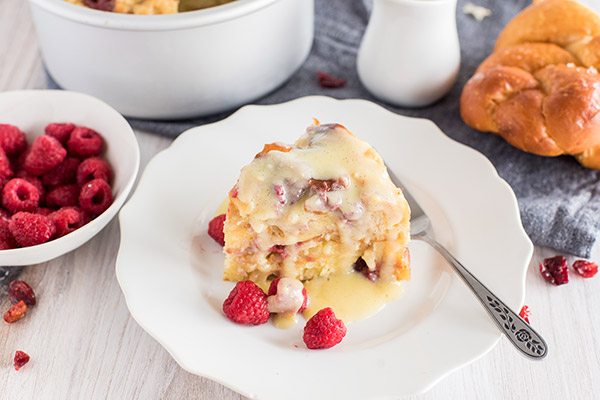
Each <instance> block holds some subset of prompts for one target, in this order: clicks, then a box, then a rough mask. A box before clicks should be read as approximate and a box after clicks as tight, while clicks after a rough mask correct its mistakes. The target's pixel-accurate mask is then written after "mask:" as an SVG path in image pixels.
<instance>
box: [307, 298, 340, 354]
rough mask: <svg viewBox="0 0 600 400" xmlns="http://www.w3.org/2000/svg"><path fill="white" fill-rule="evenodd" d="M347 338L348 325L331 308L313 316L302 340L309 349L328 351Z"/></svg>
mask: <svg viewBox="0 0 600 400" xmlns="http://www.w3.org/2000/svg"><path fill="white" fill-rule="evenodd" d="M344 336H346V325H344V322H343V321H342V320H341V319H338V318H336V316H335V313H334V312H333V310H332V309H331V308H329V307H327V308H324V309H322V310H321V311H319V312H318V313H316V314H315V315H313V316H312V317H311V318H310V319H309V320H308V322H307V323H306V326H304V336H303V337H302V339H303V340H304V343H306V347H308V348H309V349H328V348H330V347H333V346H335V345H336V344H338V343H339V342H341V341H342V339H343V338H344Z"/></svg>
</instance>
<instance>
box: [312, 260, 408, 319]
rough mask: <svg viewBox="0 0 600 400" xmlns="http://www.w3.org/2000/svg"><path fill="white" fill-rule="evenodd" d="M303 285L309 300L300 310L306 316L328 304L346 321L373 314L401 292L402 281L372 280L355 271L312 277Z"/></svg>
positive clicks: (402, 290) (337, 315) (402, 288)
mask: <svg viewBox="0 0 600 400" xmlns="http://www.w3.org/2000/svg"><path fill="white" fill-rule="evenodd" d="M304 287H305V288H306V292H307V293H308V300H309V303H308V307H307V308H306V310H304V312H303V313H302V315H303V316H304V317H305V318H306V319H309V318H310V317H312V316H313V315H314V314H316V313H317V312H318V311H319V310H321V309H323V308H325V307H331V308H332V309H333V311H334V312H335V315H336V317H338V318H339V319H341V320H342V321H344V322H345V323H348V322H352V321H358V320H360V319H363V318H366V317H368V316H369V315H372V314H374V313H376V312H377V311H379V310H380V309H381V308H382V307H383V306H384V305H386V304H387V303H389V302H391V301H394V300H396V299H398V298H399V297H401V296H402V293H403V292H404V287H403V285H402V283H401V282H393V281H391V282H390V281H387V282H386V281H382V280H379V281H376V282H371V281H370V280H368V279H367V278H365V277H364V276H363V275H362V274H360V273H358V272H354V271H350V272H338V273H335V274H333V275H331V276H329V277H327V278H322V277H318V278H314V279H311V280H310V281H307V282H305V283H304Z"/></svg>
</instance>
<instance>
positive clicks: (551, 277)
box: [540, 256, 569, 286]
mask: <svg viewBox="0 0 600 400" xmlns="http://www.w3.org/2000/svg"><path fill="white" fill-rule="evenodd" d="M540 273H541V274H542V276H543V277H544V279H546V280H547V281H548V282H550V283H553V284H555V285H557V286H558V285H563V284H565V283H569V269H568V267H567V260H566V258H564V257H563V256H555V257H550V258H545V259H544V260H543V261H542V262H541V263H540Z"/></svg>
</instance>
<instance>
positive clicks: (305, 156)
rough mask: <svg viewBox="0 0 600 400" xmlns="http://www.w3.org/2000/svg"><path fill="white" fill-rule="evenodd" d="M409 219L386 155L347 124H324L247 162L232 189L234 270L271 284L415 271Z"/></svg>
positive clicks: (394, 277)
mask: <svg viewBox="0 0 600 400" xmlns="http://www.w3.org/2000/svg"><path fill="white" fill-rule="evenodd" d="M315 122H316V121H315ZM316 123H317V122H316ZM409 220H410V210H409V207H408V204H407V202H406V200H405V198H404V196H403V195H402V191H401V190H400V189H398V188H397V187H396V186H395V185H394V184H393V183H392V182H391V180H390V178H389V175H388V173H387V169H386V167H385V165H384V163H383V160H382V158H381V157H380V156H379V154H377V152H376V151H375V150H374V149H373V148H372V147H371V146H370V145H369V144H367V143H366V142H364V141H362V140H360V139H358V138H357V137H356V136H354V135H353V134H352V133H350V132H349V131H348V130H347V129H346V128H344V127H343V126H341V125H339V124H324V125H318V124H315V125H313V126H310V127H309V128H308V129H307V130H306V132H305V133H304V134H303V135H302V136H301V137H300V138H299V139H298V140H297V141H296V143H294V144H293V145H286V144H282V143H272V144H267V145H265V146H264V149H263V150H262V151H261V152H260V153H258V154H257V155H256V157H255V158H254V160H253V161H252V162H251V163H250V164H248V165H247V166H245V167H244V168H242V170H241V174H240V177H239V179H238V182H237V183H236V185H235V186H234V187H233V188H232V189H231V191H230V193H229V207H228V210H227V217H226V219H225V224H224V233H225V247H224V251H225V274H224V278H225V279H226V280H231V281H240V280H246V279H250V280H253V281H255V282H257V283H258V284H259V285H262V286H264V285H265V284H266V282H267V281H268V280H270V279H273V278H275V277H285V278H295V279H298V280H301V281H306V280H311V279H313V278H317V277H325V278H327V277H329V276H331V275H333V274H335V273H339V272H343V271H351V270H353V269H355V270H359V271H360V272H362V273H363V274H364V275H365V276H367V277H368V278H369V279H371V280H381V281H387V282H395V281H402V280H409V279H410V267H409V253H408V247H407V245H408V242H409V238H410V225H409Z"/></svg>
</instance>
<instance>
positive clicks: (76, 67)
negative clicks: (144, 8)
mask: <svg viewBox="0 0 600 400" xmlns="http://www.w3.org/2000/svg"><path fill="white" fill-rule="evenodd" d="M29 3H30V5H31V11H32V14H33V19H34V23H35V27H36V30H37V34H38V39H39V42H40V46H41V50H42V56H43V59H44V62H45V65H46V67H47V69H48V72H49V73H50V75H51V76H52V77H53V78H54V80H55V81H56V82H57V83H58V84H59V85H60V86H61V87H62V88H64V89H69V90H75V91H80V92H84V93H88V94H91V95H94V96H96V97H98V98H100V99H102V100H104V101H106V102H107V103H109V104H110V105H112V106H113V107H115V108H116V109H117V110H118V111H120V112H121V113H123V114H125V115H127V116H131V117H138V118H152V119H172V118H187V117H194V116H203V115H209V114H214V113H217V112H220V111H224V110H228V109H233V108H235V107H237V106H239V105H242V104H245V103H248V102H250V101H252V100H255V99H257V98H258V97H260V96H262V95H264V94H266V93H268V92H270V91H272V90H273V89H275V88H277V87H278V86H279V85H281V84H282V83H283V82H284V81H286V80H287V79H288V78H289V77H290V76H291V75H292V73H293V72H294V71H295V70H296V69H297V68H298V67H299V66H300V65H301V64H302V62H303V61H304V60H305V58H306V56H307V55H308V52H309V51H310V47H311V44H312V39H313V19H314V15H313V14H314V1H313V0H237V1H234V2H232V3H229V4H225V5H222V6H218V7H214V8H209V9H205V10H199V11H192V12H187V13H180V14H171V15H124V14H117V13H110V12H102V11H97V10H93V9H88V8H85V7H79V6H75V5H73V4H70V3H68V2H66V1H64V0H29Z"/></svg>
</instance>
